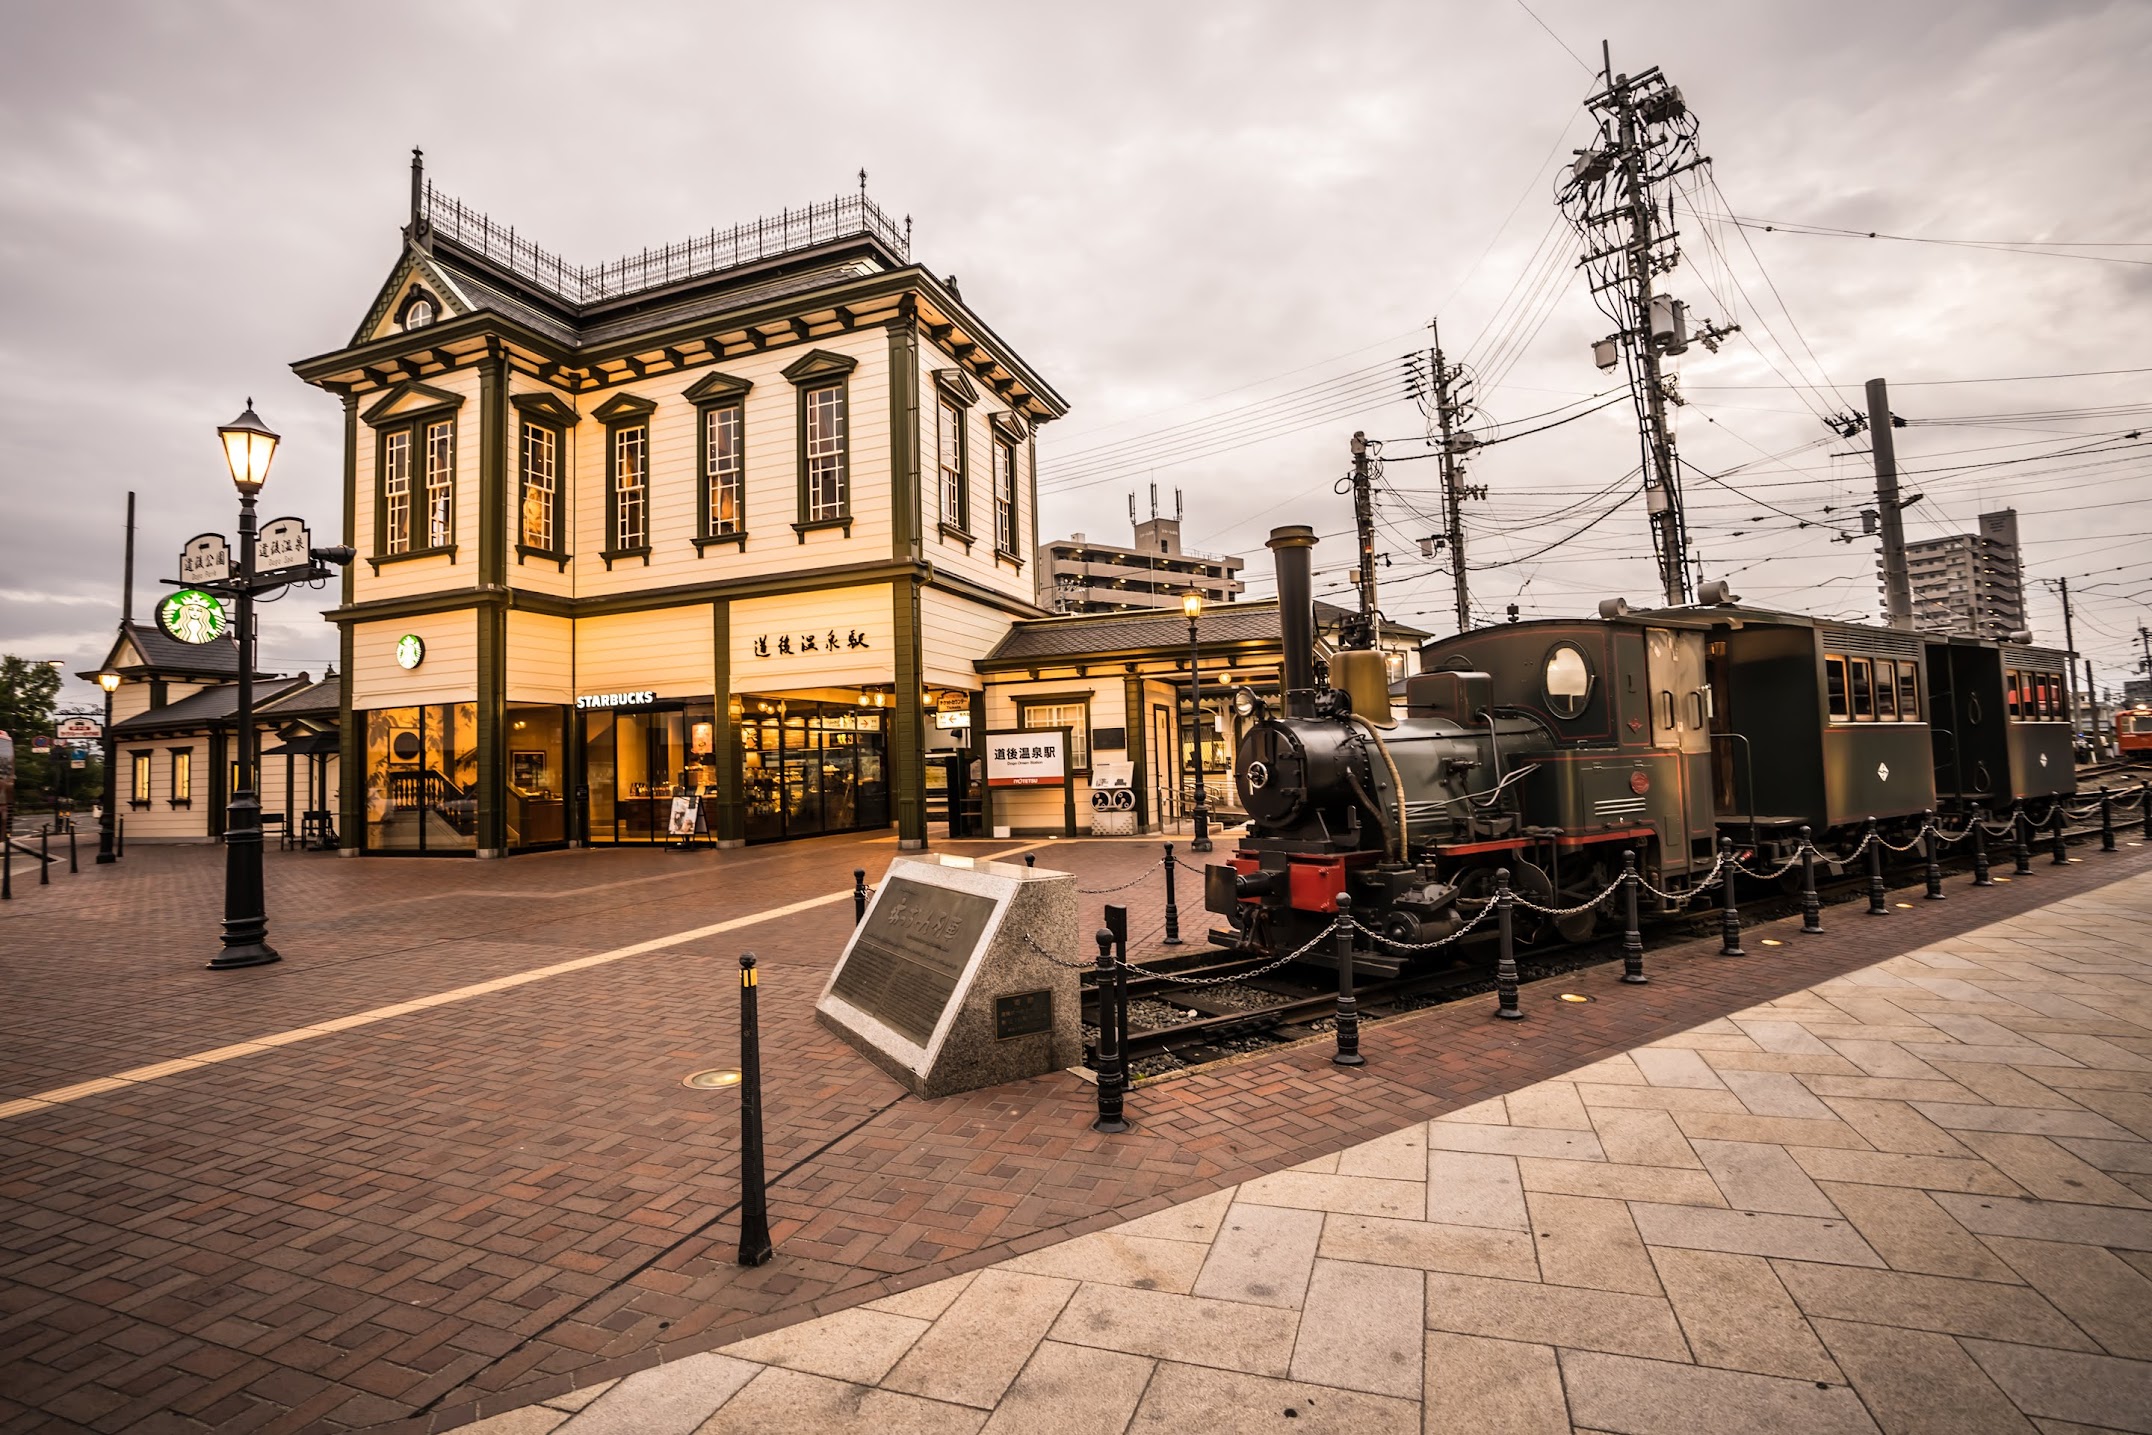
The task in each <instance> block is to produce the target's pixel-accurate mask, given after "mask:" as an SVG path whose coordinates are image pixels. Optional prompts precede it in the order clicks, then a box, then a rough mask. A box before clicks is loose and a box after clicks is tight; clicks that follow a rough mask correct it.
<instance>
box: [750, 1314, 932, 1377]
mask: <svg viewBox="0 0 2152 1435" xmlns="http://www.w3.org/2000/svg"><path fill="white" fill-rule="evenodd" d="M930 1324H931V1322H928V1321H924V1320H915V1319H913V1318H912V1317H910V1316H902V1315H891V1314H889V1313H888V1312H887V1311H878V1310H867V1309H864V1308H861V1309H858V1310H841V1311H838V1312H837V1313H836V1314H834V1315H825V1316H823V1317H822V1318H821V1319H819V1320H810V1321H804V1322H802V1323H801V1324H799V1325H792V1326H786V1327H785V1328H784V1329H783V1330H773V1331H771V1332H770V1333H769V1334H767V1335H758V1336H755V1337H754V1338H753V1339H751V1340H743V1341H738V1342H735V1343H734V1344H732V1345H728V1346H726V1347H724V1349H723V1351H722V1353H723V1354H725V1355H729V1356H731V1357H732V1358H733V1359H735V1360H751V1361H753V1362H755V1363H756V1364H758V1365H781V1366H783V1367H784V1368H785V1369H787V1370H804V1371H806V1372H807V1373H808V1374H810V1375H826V1376H829V1377H830V1378H831V1379H832V1380H849V1381H854V1382H856V1383H858V1384H861V1385H872V1384H874V1383H875V1382H876V1381H878V1380H880V1379H881V1378H882V1377H883V1376H885V1375H887V1374H888V1373H889V1371H890V1368H891V1367H892V1366H894V1365H895V1364H896V1363H897V1362H898V1361H899V1360H900V1359H902V1358H903V1356H904V1352H906V1351H907V1350H910V1349H911V1348H912V1343H913V1342H914V1341H916V1340H918V1339H919V1337H920V1336H921V1335H922V1334H924V1333H925V1332H926V1330H927V1329H928V1327H929V1325H930Z"/></svg>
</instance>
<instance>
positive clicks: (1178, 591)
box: [1038, 513, 1247, 613]
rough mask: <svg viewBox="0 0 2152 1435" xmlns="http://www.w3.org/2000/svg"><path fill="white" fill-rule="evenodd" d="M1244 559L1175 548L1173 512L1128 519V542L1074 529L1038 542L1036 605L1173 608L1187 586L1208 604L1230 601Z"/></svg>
mask: <svg viewBox="0 0 2152 1435" xmlns="http://www.w3.org/2000/svg"><path fill="white" fill-rule="evenodd" d="M1246 562H1247V560H1246V559H1243V558H1232V557H1228V556H1227V555H1225V554H1222V553H1202V552H1198V551H1197V550H1195V549H1193V548H1183V547H1182V546H1181V521H1180V519H1179V518H1177V517H1176V518H1162V517H1160V516H1158V515H1157V514H1156V513H1153V514H1152V515H1151V516H1150V517H1149V518H1147V519H1144V520H1143V521H1142V522H1140V523H1138V524H1136V541H1135V544H1134V545H1133V546H1132V547H1126V548H1124V547H1122V546H1121V545H1119V544H1116V543H1096V542H1093V541H1091V540H1090V539H1088V538H1086V537H1085V536H1084V535H1083V534H1081V533H1072V534H1070V535H1069V536H1068V537H1067V538H1062V539H1056V540H1055V541H1054V542H1052V543H1041V544H1040V545H1039V565H1038V575H1039V606H1040V607H1041V608H1044V609H1046V610H1047V611H1048V612H1050V613H1120V612H1127V611H1130V610H1132V609H1146V608H1175V609H1177V608H1179V607H1180V606H1181V599H1182V597H1183V596H1185V595H1186V594H1187V593H1188V592H1189V591H1190V590H1191V589H1193V590H1194V591H1195V592H1197V593H1200V594H1202V595H1203V601H1204V602H1205V603H1206V604H1210V603H1231V602H1233V601H1234V600H1235V599H1237V598H1238V597H1239V596H1240V594H1241V593H1242V591H1243V590H1245V589H1246V587H1247V584H1245V583H1243V582H1241V580H1240V570H1241V568H1242V566H1243V565H1244V564H1245V563H1246Z"/></svg>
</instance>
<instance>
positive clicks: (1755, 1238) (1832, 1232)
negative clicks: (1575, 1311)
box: [1557, 1201, 1883, 1344]
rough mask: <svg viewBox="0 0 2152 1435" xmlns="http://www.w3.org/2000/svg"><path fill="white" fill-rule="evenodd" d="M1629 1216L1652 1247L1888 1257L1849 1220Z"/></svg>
mask: <svg viewBox="0 0 2152 1435" xmlns="http://www.w3.org/2000/svg"><path fill="white" fill-rule="evenodd" d="M1629 1214H1630V1216H1631V1217H1633V1218H1634V1219H1635V1221H1636V1228H1637V1231H1638V1233H1639V1234H1641V1235H1642V1236H1643V1238H1644V1244H1645V1245H1647V1246H1674V1247H1678V1248H1680V1249H1682V1250H1690V1251H1729V1252H1732V1253H1734V1254H1736V1255H1750V1256H1785V1257H1788V1258H1791V1259H1795V1260H1809V1261H1834V1262H1837V1263H1839V1264H1842V1265H1850V1266H1881V1265H1882V1264H1883V1261H1882V1258H1881V1257H1879V1256H1878V1255H1876V1253H1875V1252H1874V1251H1872V1250H1870V1249H1869V1247H1868V1243H1867V1242H1866V1241H1863V1240H1862V1239H1861V1238H1860V1234H1859V1233H1858V1232H1856V1231H1855V1230H1854V1229H1853V1227H1852V1226H1851V1224H1849V1223H1848V1222H1846V1221H1844V1220H1829V1221H1826V1220H1819V1219H1817V1218H1816V1217H1813V1216H1773V1215H1764V1214H1760V1213H1757V1212H1753V1211H1714V1210H1710V1209H1708V1208H1706V1207H1702V1206H1659V1205H1652V1204H1650V1203H1648V1202H1643V1201H1633V1202H1631V1203H1630V1205H1629ZM1557 1344H1559V1342H1557Z"/></svg>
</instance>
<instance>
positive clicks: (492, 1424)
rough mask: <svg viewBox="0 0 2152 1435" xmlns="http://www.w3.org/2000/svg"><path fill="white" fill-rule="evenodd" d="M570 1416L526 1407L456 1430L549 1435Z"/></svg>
mask: <svg viewBox="0 0 2152 1435" xmlns="http://www.w3.org/2000/svg"><path fill="white" fill-rule="evenodd" d="M568 1414H569V1412H567V1411H565V1410H553V1409H549V1408H547V1407H546V1406H543V1405H526V1406H524V1407H523V1408H522V1409H521V1410H509V1411H505V1412H503V1413H502V1414H499V1415H495V1416H493V1417H491V1418H490V1419H486V1420H477V1421H473V1422H472V1423H471V1424H469V1425H459V1426H457V1427H456V1428H457V1429H459V1430H461V1431H463V1432H464V1435H548V1432H549V1431H551V1430H553V1429H554V1428H555V1427H556V1426H558V1425H560V1424H561V1423H562V1422H563V1421H565V1420H566V1419H567V1418H568Z"/></svg>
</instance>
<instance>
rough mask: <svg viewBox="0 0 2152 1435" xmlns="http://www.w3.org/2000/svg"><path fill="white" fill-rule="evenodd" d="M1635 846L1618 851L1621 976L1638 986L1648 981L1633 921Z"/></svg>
mask: <svg viewBox="0 0 2152 1435" xmlns="http://www.w3.org/2000/svg"><path fill="white" fill-rule="evenodd" d="M1639 880H1640V879H1639V878H1638V875H1637V870H1636V849H1635V848H1634V847H1632V848H1630V849H1629V850H1628V851H1626V852H1624V853H1622V854H1621V979H1622V980H1623V981H1624V982H1627V983H1628V984H1629V985H1630V986H1633V987H1640V986H1643V985H1644V984H1645V983H1647V982H1649V981H1650V980H1651V978H1650V977H1647V976H1645V975H1644V932H1643V929H1642V928H1641V927H1640V926H1638V925H1637V920H1636V884H1637V882H1638V881H1639Z"/></svg>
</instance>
